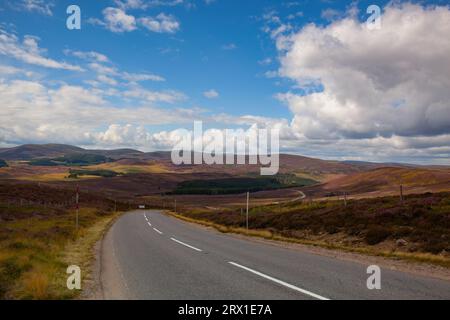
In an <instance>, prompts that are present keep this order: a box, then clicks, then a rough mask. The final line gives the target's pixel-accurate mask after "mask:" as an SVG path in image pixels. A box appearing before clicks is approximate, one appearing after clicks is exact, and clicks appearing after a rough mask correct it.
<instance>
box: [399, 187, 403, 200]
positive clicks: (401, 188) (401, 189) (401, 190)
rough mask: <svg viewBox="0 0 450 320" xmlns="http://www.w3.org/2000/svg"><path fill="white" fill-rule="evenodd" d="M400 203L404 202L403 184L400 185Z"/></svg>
mask: <svg viewBox="0 0 450 320" xmlns="http://www.w3.org/2000/svg"><path fill="white" fill-rule="evenodd" d="M400 203H401V204H403V185H402V184H401V185H400Z"/></svg>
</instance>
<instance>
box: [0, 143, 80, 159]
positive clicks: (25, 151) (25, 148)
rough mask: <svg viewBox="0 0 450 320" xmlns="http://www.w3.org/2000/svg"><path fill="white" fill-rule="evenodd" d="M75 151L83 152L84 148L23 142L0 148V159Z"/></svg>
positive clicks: (27, 157) (44, 155)
mask: <svg viewBox="0 0 450 320" xmlns="http://www.w3.org/2000/svg"><path fill="white" fill-rule="evenodd" d="M77 152H84V150H83V149H82V148H79V147H74V146H69V145H65V144H42V145H37V144H24V145H22V146H18V147H13V148H4V149H0V159H5V160H31V159H35V158H54V157H62V156H64V155H65V154H69V153H77Z"/></svg>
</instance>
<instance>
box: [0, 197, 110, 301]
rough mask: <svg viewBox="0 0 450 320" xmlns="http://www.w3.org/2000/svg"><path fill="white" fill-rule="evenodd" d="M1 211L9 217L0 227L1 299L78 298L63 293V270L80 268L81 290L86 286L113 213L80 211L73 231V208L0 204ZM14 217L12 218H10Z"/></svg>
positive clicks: (76, 294) (69, 292)
mask: <svg viewBox="0 0 450 320" xmlns="http://www.w3.org/2000/svg"><path fill="white" fill-rule="evenodd" d="M1 210H9V213H8V214H5V215H4V216H6V217H8V220H7V221H3V222H2V223H1V225H0V299H36V300H39V299H71V298H75V297H77V296H79V294H80V292H77V291H70V290H68V289H67V286H66V280H67V276H68V275H67V274H66V269H67V267H68V266H69V265H78V266H80V268H81V270H82V280H83V287H82V288H84V286H85V285H87V284H89V281H90V263H91V261H92V255H93V253H92V248H93V246H94V244H95V243H96V241H97V240H98V239H100V237H101V236H102V234H103V232H104V231H105V230H106V229H107V227H108V225H109V223H111V221H113V220H114V218H115V217H117V215H118V214H115V213H113V212H111V211H108V210H105V209H97V208H81V209H80V217H79V222H80V229H79V231H78V232H76V230H75V227H74V217H75V212H74V210H73V209H58V212H57V214H55V213H50V210H49V208H46V207H39V206H36V205H33V206H32V207H27V206H20V207H19V206H11V205H8V207H6V206H1V205H0V211H1ZM11 212H12V213H11ZM38 212H39V213H38ZM20 213H21V214H20ZM14 216H16V217H17V219H12V217H14Z"/></svg>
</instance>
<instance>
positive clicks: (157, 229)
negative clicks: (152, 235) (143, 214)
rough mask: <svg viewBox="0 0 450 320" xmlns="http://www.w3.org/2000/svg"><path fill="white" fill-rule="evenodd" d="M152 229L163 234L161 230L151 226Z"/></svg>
mask: <svg viewBox="0 0 450 320" xmlns="http://www.w3.org/2000/svg"><path fill="white" fill-rule="evenodd" d="M153 230H155V231H156V232H158V233H159V234H163V233H162V232H161V231H159V230H158V229H156V228H153Z"/></svg>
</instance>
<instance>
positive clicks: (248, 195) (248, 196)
mask: <svg viewBox="0 0 450 320" xmlns="http://www.w3.org/2000/svg"><path fill="white" fill-rule="evenodd" d="M249 198H250V192H248V191H247V217H246V223H245V225H246V227H247V233H248V201H249Z"/></svg>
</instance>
